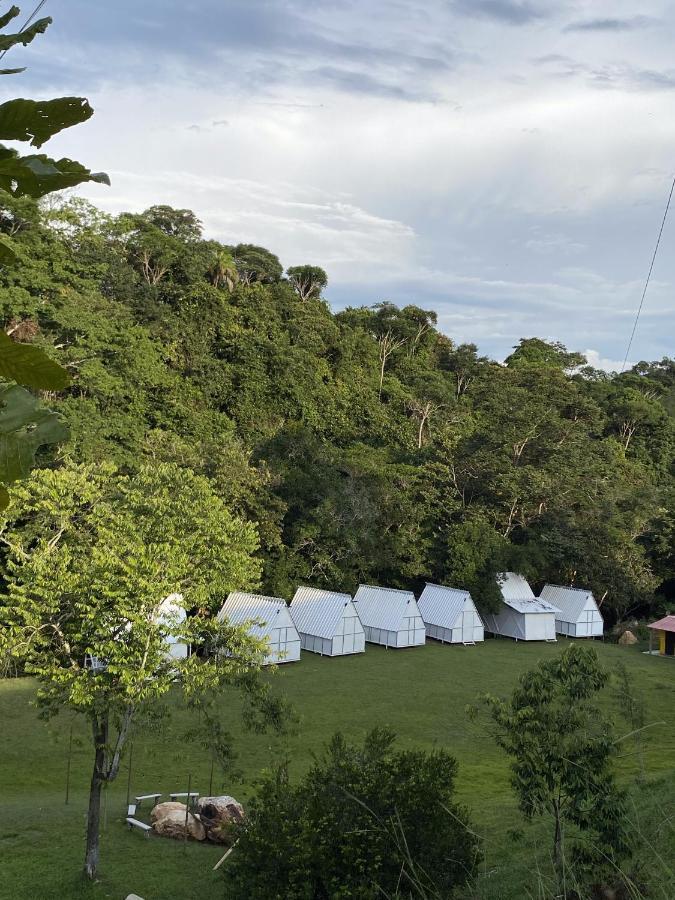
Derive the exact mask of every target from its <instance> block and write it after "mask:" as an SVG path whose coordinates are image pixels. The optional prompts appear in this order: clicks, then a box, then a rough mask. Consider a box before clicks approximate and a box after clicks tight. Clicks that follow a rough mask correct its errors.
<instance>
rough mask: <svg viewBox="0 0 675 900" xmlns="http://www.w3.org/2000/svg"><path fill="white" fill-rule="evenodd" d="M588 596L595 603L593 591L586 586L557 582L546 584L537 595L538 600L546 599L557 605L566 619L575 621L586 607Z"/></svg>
mask: <svg viewBox="0 0 675 900" xmlns="http://www.w3.org/2000/svg"><path fill="white" fill-rule="evenodd" d="M589 598H590V599H591V600H592V601H593V603H594V604H595V607H596V609H597V603H595V597H594V596H593V592H592V591H589V590H587V589H586V588H573V587H562V585H559V584H546V585H544V588H543V590H542V592H541V594H540V595H539V599H540V600H546V601H547V602H548V603H552V604H553V605H554V606H557V607H558V609H559V610H560V612H561V613H563V615H564V616H565V617H566V621H570V622H576V621H577V619H578V618H579V616H580V615H581V613H582V612H583V610H584V609H585V608H586V604H587V603H588V600H589Z"/></svg>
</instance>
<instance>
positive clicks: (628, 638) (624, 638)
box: [619, 629, 638, 647]
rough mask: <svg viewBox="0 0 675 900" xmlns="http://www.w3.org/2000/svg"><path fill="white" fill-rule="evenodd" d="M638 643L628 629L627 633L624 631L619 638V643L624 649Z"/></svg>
mask: <svg viewBox="0 0 675 900" xmlns="http://www.w3.org/2000/svg"><path fill="white" fill-rule="evenodd" d="M637 642H638V639H637V638H636V637H635V635H634V634H633V632H632V631H628V629H626V631H624V633H623V634H622V635H621V637H620V638H619V643H620V644H621V645H622V646H623V647H626V646H629V645H630V644H637Z"/></svg>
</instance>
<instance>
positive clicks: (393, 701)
mask: <svg viewBox="0 0 675 900" xmlns="http://www.w3.org/2000/svg"><path fill="white" fill-rule="evenodd" d="M562 646H563V643H562V642H560V643H558V644H557V645H547V644H523V643H519V644H515V643H512V642H510V641H506V640H491V641H487V642H486V643H485V644H484V645H480V646H477V647H470V648H463V647H448V646H441V645H439V644H435V643H429V644H427V645H426V647H423V648H416V649H412V650H405V651H393V650H390V651H386V650H384V649H382V648H379V647H373V646H370V645H369V646H368V649H367V651H366V653H365V654H363V655H360V656H354V657H344V658H338V659H325V658H320V657H317V656H313V655H312V654H303V658H302V661H301V662H300V663H299V664H294V665H289V666H285V667H281V668H280V669H279V670H278V671H277V673H276V674H273V675H271V676H270V677H271V678H272V679H273V682H274V685H275V689H276V690H278V691H283V692H284V693H285V694H286V695H287V696H288V698H289V699H290V700H291V702H292V703H293V705H294V707H295V709H296V711H297V712H298V713H299V715H300V726H299V729H298V732H297V734H294V735H292V736H284V737H278V736H275V735H271V734H266V735H256V734H250V733H246V732H244V731H243V730H242V728H241V726H240V721H239V716H238V703H237V700H236V697H234V696H233V695H232V694H229V693H225V694H224V695H223V698H222V705H223V711H224V712H225V713H226V714H227V716H228V718H229V721H230V727H231V730H232V731H233V733H234V734H235V735H236V749H237V751H238V760H237V767H238V769H239V770H240V773H239V775H238V776H236V777H233V776H230V777H225V776H224V775H223V773H218V772H217V773H216V774H215V775H214V782H213V791H214V792H221V791H222V792H226V793H231V794H233V795H234V796H235V797H237V798H239V799H241V800H243V801H244V802H245V801H246V798H247V797H248V796H249V795H250V793H251V791H252V789H253V786H254V782H255V779H256V777H257V776H258V775H259V773H260V771H261V769H263V768H265V767H267V766H269V765H270V764H272V763H274V762H275V761H276V760H278V759H280V758H281V757H284V756H288V757H289V758H290V759H291V775H293V774H294V773H295V774H297V773H299V772H301V771H302V770H303V769H304V768H305V767H306V766H307V765H308V764H309V763H310V761H311V757H312V753H314V752H316V751H319V750H320V749H321V748H322V746H323V745H324V743H325V742H326V741H327V739H328V738H329V737H330V736H331V735H332V734H333V732H335V731H336V730H342V731H343V732H344V733H345V734H346V735H348V736H349V737H350V738H354V739H357V740H358V739H360V738H362V737H363V735H364V734H365V733H366V732H367V731H368V730H369V729H370V728H372V727H373V726H374V725H388V726H389V727H391V728H392V729H393V730H394V731H396V732H397V734H398V735H399V742H400V744H401V745H402V746H410V747H413V746H414V747H427V748H430V747H433V746H435V745H442V746H445V747H447V748H449V749H450V750H451V752H452V753H454V754H455V755H456V757H457V759H458V761H459V764H460V768H459V779H458V785H457V788H458V799H459V800H461V801H462V802H464V803H466V804H467V805H469V806H470V807H471V809H472V814H473V819H474V822H475V823H476V827H477V829H478V831H479V833H480V834H481V835H482V837H483V838H484V842H485V852H486V859H485V863H484V864H483V867H482V875H481V878H480V880H479V884H478V887H477V891H478V894H479V895H480V896H482V897H484V898H495V900H496V898H504V900H508V898H510V897H512V898H517V897H522V896H530V895H531V896H537V888H536V883H537V874H536V866H535V865H534V862H533V860H534V859H535V857H536V858H539V857H541V858H542V859H543V860H544V862H545V858H546V852H547V849H546V843H545V842H546V841H547V840H548V837H547V834H546V833H545V832H544V831H543V830H542V828H530V827H529V826H525V825H523V822H522V820H521V818H520V816H519V814H518V812H517V809H516V806H515V804H514V801H513V797H512V795H511V791H510V788H509V783H508V767H507V761H506V759H505V758H504V756H503V755H502V754H501V753H500V751H499V750H498V749H497V748H496V747H495V745H494V743H493V742H492V740H491V738H490V736H489V735H488V734H487V733H486V732H485V731H484V730H483V729H482V728H481V726H480V725H478V724H473V723H472V722H471V721H470V720H469V719H468V717H467V715H466V713H465V707H466V705H467V704H469V703H471V702H473V701H474V700H475V698H476V695H477V694H479V693H480V692H483V691H488V690H489V691H491V692H493V693H497V694H506V693H508V692H509V691H510V689H511V688H512V687H513V685H514V683H515V681H516V679H517V678H518V676H519V674H520V673H522V672H523V671H525V670H526V669H528V668H530V667H531V666H533V665H534V664H535V663H536V662H537V661H538V660H539V659H541V658H545V657H550V656H552V655H553V654H556V653H559V652H560V650H561V649H562ZM595 646H596V648H597V650H598V652H599V654H600V656H601V658H602V660H603V662H604V663H605V664H606V665H607V666H608V667H610V668H611V667H612V666H613V665H614V664H615V663H616V661H618V660H619V659H623V660H625V661H626V663H627V664H628V665H629V667H630V670H631V672H632V674H633V676H634V678H635V684H636V687H637V689H638V690H639V691H640V692H641V693H642V694H643V696H644V698H645V700H646V702H647V707H648V720H649V721H658V722H660V723H663V724H659V725H656V726H655V727H653V728H650V729H649V730H648V732H647V733H646V738H645V741H646V758H647V765H648V774H649V777H650V778H651V779H652V780H657V779H658V783H659V787H658V788H657V789H653V788H652V791H651V795H652V796H653V797H655V798H656V799H657V800H658V803H659V804H660V805H661V806H662V809H663V815H664V818H665V819H667V818H668V815H671V817H672V813H673V808H672V807H673V802H672V801H673V795H674V794H675V787H674V784H675V665H674V664H673V662H672V661H670V660H662V659H657V658H650V657H646V656H644V655H643V654H641V653H640V652H638V651H637V650H635V649H634V648H619V647H616V646H614V645H609V644H600V643H596V645H595ZM33 697H34V684H33V683H32V682H31V681H30V680H28V679H20V680H9V681H4V682H0V807H1V808H2V816H1V817H0V859H1V860H2V865H1V867H0V898H3V900H4V898H7V900H9V898H11V900H28V898H31V900H32V898H35V897H39V898H44V900H51V898H53V900H56V898H58V900H62V898H70V897H73V898H81V897H82V898H84V897H87V898H89V897H91V898H103V897H114V898H120V897H125V896H126V895H127V894H128V893H131V892H135V893H137V894H139V895H140V896H141V897H144V898H146V900H179V898H191V897H195V898H196V897H199V898H200V900H212V898H213V900H215V898H222V897H224V889H223V886H222V881H221V879H220V877H219V874H218V873H213V872H212V871H211V870H212V866H213V865H214V863H215V862H216V861H217V859H218V858H219V856H220V855H221V852H222V851H221V850H220V849H219V848H217V847H211V846H204V845H197V844H188V845H187V846H183V845H182V844H180V843H176V842H171V841H165V840H161V839H158V838H150V839H147V840H146V839H145V838H144V837H143V836H142V835H141V834H139V833H137V832H134V833H130V832H128V831H127V830H126V828H125V827H124V815H125V810H126V806H125V802H126V791H127V777H128V765H127V763H128V760H127V761H125V763H124V765H123V768H122V772H121V775H120V778H119V779H118V781H117V782H116V783H115V784H113V785H112V786H111V787H110V788H109V790H108V792H107V797H106V801H105V809H106V811H105V817H104V819H105V821H104V829H103V840H102V857H101V868H100V881H99V882H98V883H97V884H95V885H83V884H82V882H81V881H80V878H79V869H80V866H81V858H82V854H83V836H84V827H85V816H86V799H87V788H88V780H89V776H90V764H91V762H90V761H91V750H90V738H89V735H88V734H87V731H86V728H85V726H84V723H83V722H81V721H79V720H77V719H71V718H70V717H69V716H66V715H64V716H61V717H59V718H57V719H55V720H53V721H51V722H49V723H44V722H42V721H40V720H39V719H38V718H37V715H36V710H35V708H34V707H32V706H31V701H32V699H33ZM605 702H606V703H607V704H608V706H610V707H612V706H613V702H614V701H613V700H612V698H611V696H610V695H609V694H608V695H607V697H606V701H605ZM71 724H72V734H73V749H72V757H71V782H70V800H69V803H68V805H66V804H65V802H64V801H65V786H66V767H67V758H68V744H69V739H70V729H71ZM189 725H190V720H189V716H188V714H187V713H185V711H183V710H180V709H176V710H174V714H173V716H172V717H171V720H170V721H169V722H167V723H165V724H164V725H163V726H162V727H161V728H157V729H150V728H148V729H146V731H145V733H143V734H136V735H135V736H134V739H133V757H132V767H131V793H132V796H133V795H134V794H138V793H148V792H150V791H163V792H164V793H165V794H167V793H168V792H169V791H174V790H187V781H188V776H191V779H192V786H193V789H196V790H199V791H201V792H202V793H205V792H207V791H208V789H209V779H210V775H211V764H210V759H209V756H208V753H207V751H205V750H204V749H203V748H201V747H200V746H198V745H195V744H189V743H187V742H186V741H185V740H184V738H183V734H184V732H185V729H186V728H187V727H189ZM619 767H620V773H621V777H622V778H623V779H625V780H626V782H629V781H631V779H632V778H633V777H634V775H635V773H636V770H637V762H636V757H635V755H634V753H633V748H632V745H631V744H630V742H627V744H626V749H625V755H624V756H623V757H622V758H621V759H620V760H619ZM648 795H649V791H642V792H641V795H640V796H644V797H647V796H648ZM645 802H646V801H645ZM668 804H670V805H668ZM650 809H651V807H650ZM645 816H646V818H647V820H650V814H649V813H644V811H643V819H644V818H645ZM669 827H670V829H671V831H670V834H671V835H672V826H669V825H668V824H667V823H666V825H665V826H664V828H665V829H666V831H668V828H669ZM513 829H522V830H523V836H522V838H521V839H520V841H519V842H518V843H516V842H514V841H513V840H512V838H511V837H510V836H509V833H510V831H511V830H513ZM661 837H663V835H661ZM671 847H672V843H671ZM673 849H674V850H675V848H673ZM537 854H538V856H537ZM524 886H525V887H526V889H527V894H524V893H523V890H524ZM656 896H660V895H659V894H656ZM664 896H667V895H664Z"/></svg>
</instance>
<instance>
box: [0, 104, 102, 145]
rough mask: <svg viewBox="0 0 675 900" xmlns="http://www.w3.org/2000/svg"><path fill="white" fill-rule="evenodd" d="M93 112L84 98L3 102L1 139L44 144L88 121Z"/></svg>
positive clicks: (1, 109)
mask: <svg viewBox="0 0 675 900" xmlns="http://www.w3.org/2000/svg"><path fill="white" fill-rule="evenodd" d="M93 114H94V110H93V109H92V108H91V106H89V102H88V101H87V100H86V99H85V98H84V97H59V98H57V99H56V100H24V99H22V98H19V99H17V100H8V101H7V103H2V104H0V140H5V141H30V142H31V144H32V145H33V146H34V147H41V146H42V145H43V144H44V143H45V142H46V141H48V140H49V138H50V137H52V136H53V135H55V134H58V133H59V131H63V129H64V128H70V127H71V126H73V125H79V124H80V122H86V121H87V119H90V118H91V117H92V115H93Z"/></svg>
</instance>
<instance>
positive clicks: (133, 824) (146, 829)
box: [127, 816, 152, 837]
mask: <svg viewBox="0 0 675 900" xmlns="http://www.w3.org/2000/svg"><path fill="white" fill-rule="evenodd" d="M127 825H128V826H129V828H138V830H139V831H142V832H143V833H144V834H145V836H146V837H149V836H150V832H151V831H152V825H148V823H147V822H141V820H140V819H134V817H133V816H127Z"/></svg>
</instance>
